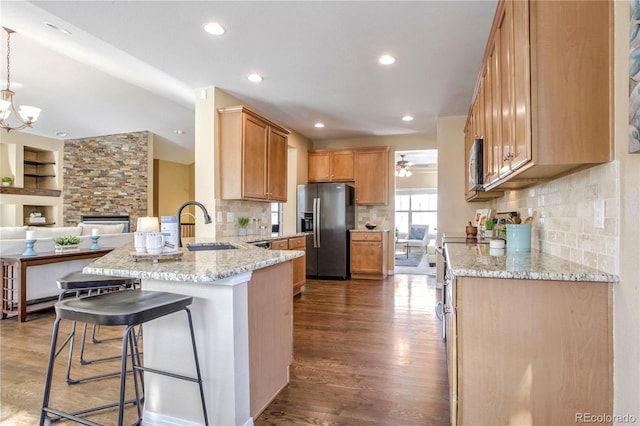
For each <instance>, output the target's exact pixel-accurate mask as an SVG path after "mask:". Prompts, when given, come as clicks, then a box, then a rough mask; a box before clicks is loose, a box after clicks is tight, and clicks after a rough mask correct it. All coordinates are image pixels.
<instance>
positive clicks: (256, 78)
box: [247, 73, 264, 83]
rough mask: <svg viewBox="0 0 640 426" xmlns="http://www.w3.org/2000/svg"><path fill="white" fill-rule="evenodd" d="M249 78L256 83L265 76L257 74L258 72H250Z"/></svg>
mask: <svg viewBox="0 0 640 426" xmlns="http://www.w3.org/2000/svg"><path fill="white" fill-rule="evenodd" d="M247 79H249V81H253V82H254V83H260V82H261V81H262V80H264V78H262V76H261V75H260V74H256V73H253V74H249V76H248V77H247Z"/></svg>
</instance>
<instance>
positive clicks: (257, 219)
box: [215, 200, 271, 237]
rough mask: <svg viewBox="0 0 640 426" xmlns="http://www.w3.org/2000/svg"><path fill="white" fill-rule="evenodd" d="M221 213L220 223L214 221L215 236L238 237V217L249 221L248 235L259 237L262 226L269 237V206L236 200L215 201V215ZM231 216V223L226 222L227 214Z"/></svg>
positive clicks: (267, 204)
mask: <svg viewBox="0 0 640 426" xmlns="http://www.w3.org/2000/svg"><path fill="white" fill-rule="evenodd" d="M218 212H220V213H222V222H219V221H218V220H216V221H215V222H216V235H217V236H222V237H233V236H236V235H238V217H248V218H249V219H251V221H250V223H249V228H248V229H247V233H248V234H249V235H260V233H261V229H260V226H264V227H265V228H264V231H263V232H265V233H267V234H268V235H271V204H270V203H263V202H259V201H239V200H238V201H236V200H216V214H215V218H217V217H218ZM228 213H232V214H233V221H231V222H228V221H227V214H228Z"/></svg>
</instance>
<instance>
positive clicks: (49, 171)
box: [23, 146, 58, 189]
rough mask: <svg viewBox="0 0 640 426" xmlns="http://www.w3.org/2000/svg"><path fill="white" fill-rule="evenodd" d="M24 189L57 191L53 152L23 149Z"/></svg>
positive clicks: (30, 148) (29, 148)
mask: <svg viewBox="0 0 640 426" xmlns="http://www.w3.org/2000/svg"><path fill="white" fill-rule="evenodd" d="M23 162H24V173H23V175H24V188H25V189H58V184H57V182H56V161H55V154H54V152H53V151H47V150H44V149H38V148H32V147H27V146H25V147H24V160H23Z"/></svg>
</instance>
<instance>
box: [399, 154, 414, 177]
mask: <svg viewBox="0 0 640 426" xmlns="http://www.w3.org/2000/svg"><path fill="white" fill-rule="evenodd" d="M411 166H413V163H410V162H409V161H407V160H405V159H404V154H400V161H398V162H397V163H396V176H398V177H409V176H411V175H412V173H411V169H410V168H411Z"/></svg>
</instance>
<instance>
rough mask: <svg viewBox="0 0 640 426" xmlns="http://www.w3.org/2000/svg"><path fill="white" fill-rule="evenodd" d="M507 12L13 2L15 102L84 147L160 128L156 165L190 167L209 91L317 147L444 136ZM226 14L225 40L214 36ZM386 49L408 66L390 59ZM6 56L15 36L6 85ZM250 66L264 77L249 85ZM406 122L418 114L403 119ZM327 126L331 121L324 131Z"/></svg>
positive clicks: (394, 4) (49, 131)
mask: <svg viewBox="0 0 640 426" xmlns="http://www.w3.org/2000/svg"><path fill="white" fill-rule="evenodd" d="M495 7H496V1H495V0H475V1H456V0H449V1H215V2H214V1H32V2H25V1H7V0H0V22H1V24H2V26H5V27H8V28H12V29H13V30H15V31H16V32H17V33H16V34H14V35H13V36H12V37H11V51H12V52H11V82H12V89H13V90H14V91H15V92H16V95H15V98H14V100H15V103H16V104H18V105H22V104H25V105H33V106H38V107H40V108H42V114H41V116H40V119H39V120H38V121H37V123H36V124H35V125H34V128H33V129H30V130H29V132H30V133H34V134H38V135H42V136H48V137H56V136H55V134H56V132H61V131H63V132H67V134H68V135H67V136H66V137H64V139H72V138H83V137H90V136H100V135H106V134H114V133H121V132H129V131H138V130H150V131H152V132H153V133H155V134H157V135H158V136H159V139H158V140H157V141H158V143H157V144H156V153H155V154H156V157H157V158H164V159H169V160H172V161H179V162H184V163H190V162H192V161H193V145H194V139H193V138H194V100H195V92H196V89H198V88H202V87H208V86H217V87H219V88H221V89H223V90H225V91H227V92H228V93H230V94H232V95H234V96H236V97H238V98H239V99H241V100H242V101H243V102H246V103H247V104H249V105H252V106H253V107H254V108H256V109H258V110H259V111H261V112H263V113H264V114H267V115H268V116H269V118H270V119H272V120H274V121H277V122H279V123H281V124H283V125H285V126H286V127H288V128H290V129H292V130H295V131H297V132H299V133H300V134H302V135H304V136H306V137H308V138H310V139H313V140H322V139H336V138H349V137H361V136H368V135H391V134H407V133H430V134H433V133H435V131H436V127H435V126H436V119H437V117H439V116H448V115H466V113H467V110H468V108H469V104H470V102H471V96H472V92H473V88H474V86H475V80H476V76H477V73H478V70H479V67H480V62H481V60H482V54H483V51H484V46H485V43H486V40H487V38H488V33H489V29H490V26H491V21H492V18H493V13H494V10H495ZM214 20H215V21H217V22H219V23H221V24H222V25H223V26H224V27H225V28H226V30H227V32H226V33H225V34H224V35H222V36H218V37H215V36H211V35H209V34H207V33H205V32H204V31H203V30H202V27H203V25H204V24H205V23H206V22H209V21H214ZM44 22H49V23H51V24H54V25H56V26H58V27H61V28H65V29H67V30H69V31H71V33H72V34H71V35H65V34H63V33H61V32H59V31H56V30H53V29H51V28H50V27H48V26H46V25H44ZM383 53H389V54H392V55H393V56H395V57H396V58H397V61H396V63H395V64H393V65H390V66H386V67H383V66H381V65H379V64H378V62H377V58H378V56H380V55H381V54H383ZM5 58H6V35H5V34H2V70H0V76H1V78H2V80H3V83H2V84H3V88H4V86H5V85H6V59H5ZM251 72H258V73H260V74H262V75H263V76H264V81H263V82H262V83H259V84H255V83H251V82H249V81H248V80H247V79H246V76H247V75H248V74H249V73H251ZM16 83H20V84H21V86H19V85H18V84H16ZM405 114H411V115H413V116H414V117H415V119H414V120H413V121H411V122H404V121H402V120H401V117H402V116H403V115H405ZM317 121H322V122H323V123H325V125H326V127H325V128H324V129H316V128H314V127H313V124H314V123H315V122H317ZM178 129H180V130H183V131H184V132H185V133H184V134H183V135H178V134H176V133H174V131H175V130H178Z"/></svg>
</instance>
